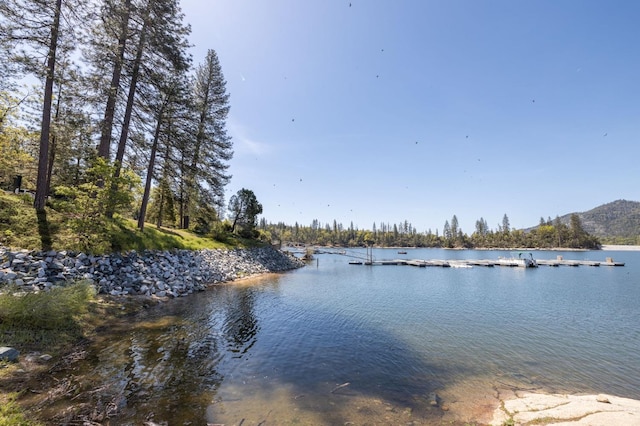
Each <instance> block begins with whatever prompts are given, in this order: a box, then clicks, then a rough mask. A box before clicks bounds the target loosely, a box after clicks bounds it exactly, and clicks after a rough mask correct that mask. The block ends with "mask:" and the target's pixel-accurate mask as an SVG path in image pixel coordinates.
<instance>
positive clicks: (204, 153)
mask: <svg viewBox="0 0 640 426" xmlns="http://www.w3.org/2000/svg"><path fill="white" fill-rule="evenodd" d="M193 99H194V108H195V113H196V117H197V118H196V123H195V126H194V128H195V135H194V144H193V145H192V146H191V147H190V152H188V153H186V152H185V153H183V155H184V156H185V157H187V158H189V160H190V161H189V163H188V164H185V169H186V172H187V174H186V176H185V177H186V182H185V187H186V189H185V193H184V195H185V198H184V199H183V200H182V202H183V203H184V205H183V207H182V208H181V214H189V212H190V211H192V210H193V208H194V203H195V202H196V201H198V202H199V203H204V204H207V205H209V206H212V207H215V208H218V209H219V208H220V206H222V205H223V203H224V188H225V186H226V185H227V183H228V182H229V180H230V179H231V176H230V175H229V174H227V169H228V168H229V165H228V163H227V162H228V161H229V160H231V157H232V156H233V151H232V143H231V137H230V136H228V135H227V130H226V119H227V115H228V113H229V94H228V93H227V90H226V81H225V79H224V76H223V74H222V68H221V67H220V62H219V61H218V55H217V54H216V52H215V51H214V50H209V51H208V52H207V57H206V59H205V62H204V63H203V64H201V65H200V66H199V67H197V69H196V76H195V81H194V88H193ZM181 222H182V220H181Z"/></svg>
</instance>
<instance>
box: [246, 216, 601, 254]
mask: <svg viewBox="0 0 640 426" xmlns="http://www.w3.org/2000/svg"><path fill="white" fill-rule="evenodd" d="M258 229H259V231H260V232H261V234H262V237H263V238H264V239H266V240H269V241H276V242H280V243H282V244H285V245H286V244H290V245H300V244H302V245H320V246H339V247H364V246H368V245H374V246H378V247H441V248H512V247H531V248H534V247H535V248H579V249H599V248H600V242H599V241H598V239H597V238H596V237H594V236H592V235H589V234H588V233H587V232H586V231H585V230H584V229H583V227H582V224H581V222H580V218H579V217H578V215H572V216H571V221H570V223H569V225H568V226H567V225H565V224H563V223H562V222H561V221H560V219H559V218H556V220H553V221H552V220H551V219H547V220H544V219H542V218H541V219H540V224H539V225H538V226H537V227H535V228H533V229H531V230H528V231H524V230H519V229H511V227H510V224H509V218H508V217H507V215H506V214H505V215H504V217H503V219H502V223H501V224H500V225H498V227H497V229H495V230H494V229H490V228H489V226H488V225H487V221H486V220H484V219H483V218H480V219H479V220H477V221H476V229H475V231H474V232H473V233H472V234H471V235H467V234H466V233H464V232H463V231H462V229H460V226H459V224H458V218H457V217H456V215H454V216H453V217H452V219H451V221H448V220H447V221H445V224H444V227H443V231H442V234H439V232H438V230H437V229H436V231H435V232H432V230H431V229H429V230H428V231H427V232H418V230H417V229H416V228H415V227H414V226H412V225H411V223H410V222H408V221H406V220H405V221H404V222H400V223H397V224H388V223H380V224H376V223H374V224H373V226H372V228H371V229H370V230H368V229H358V228H357V227H354V225H353V222H352V223H351V224H350V225H349V226H348V227H345V226H343V225H342V224H341V223H338V222H337V221H335V220H334V221H333V223H331V224H329V223H327V224H324V225H323V224H321V223H320V222H319V221H317V220H314V221H313V222H312V223H311V225H310V226H303V225H300V224H298V223H296V224H295V225H293V226H291V225H286V224H284V223H278V224H272V223H267V221H266V220H265V219H262V220H261V221H260V223H259V226H258Z"/></svg>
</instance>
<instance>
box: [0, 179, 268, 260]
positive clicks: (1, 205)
mask: <svg viewBox="0 0 640 426" xmlns="http://www.w3.org/2000/svg"><path fill="white" fill-rule="evenodd" d="M32 203H33V199H32V198H31V197H30V196H28V195H22V196H17V195H14V194H10V193H4V192H1V191H0V245H4V246H7V247H14V248H22V249H27V250H42V249H43V248H47V249H48V248H52V249H54V250H57V251H61V250H67V251H76V252H77V251H82V252H91V253H93V254H104V253H111V252H124V251H129V250H136V251H143V250H170V249H184V250H201V249H232V248H246V247H255V246H259V245H262V243H260V242H258V241H255V240H250V239H244V238H240V237H238V236H236V235H233V234H224V235H221V236H219V235H216V237H219V239H217V240H216V239H214V238H208V237H205V236H202V235H198V234H195V233H194V232H191V231H189V230H184V229H171V228H157V227H156V226H155V225H153V224H150V223H147V224H146V226H145V228H144V230H143V231H140V230H139V229H138V228H137V221H134V220H132V219H127V218H122V217H118V216H116V217H114V218H113V219H104V226H100V227H98V228H96V229H95V230H94V231H93V232H90V233H87V232H89V231H87V232H84V233H82V235H80V234H81V233H79V232H76V231H74V230H73V218H72V217H73V215H70V214H68V213H61V212H59V211H56V210H54V209H52V208H50V207H47V208H46V209H45V212H44V213H41V215H40V216H41V217H40V218H39V217H38V216H37V215H36V211H35V210H34V208H33V205H32ZM101 220H102V219H101ZM44 222H46V223H44ZM44 225H46V226H44ZM45 246H46V247H45ZM87 246H89V247H87Z"/></svg>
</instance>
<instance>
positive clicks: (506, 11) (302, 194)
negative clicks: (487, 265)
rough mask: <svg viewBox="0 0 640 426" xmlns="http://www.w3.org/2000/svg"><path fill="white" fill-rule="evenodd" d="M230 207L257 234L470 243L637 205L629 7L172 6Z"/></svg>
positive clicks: (253, 0)
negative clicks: (186, 28)
mask: <svg viewBox="0 0 640 426" xmlns="http://www.w3.org/2000/svg"><path fill="white" fill-rule="evenodd" d="M181 4H182V9H183V12H184V13H185V21H186V22H187V23H189V24H190V25H191V27H192V35H191V37H190V40H191V42H192V44H194V47H193V49H192V54H193V56H194V62H195V63H200V62H202V61H203V59H204V57H205V54H206V51H207V49H214V50H215V51H216V52H217V54H218V56H219V59H220V62H221V65H222V69H223V72H224V75H225V78H226V80H227V90H228V92H229V93H230V95H231V101H230V102H231V112H230V115H229V118H228V122H227V128H228V130H229V133H230V134H231V136H232V137H233V141H234V150H235V155H234V158H233V160H232V161H231V167H230V172H231V174H232V175H233V178H232V181H231V183H230V184H229V186H228V188H227V189H228V193H229V195H231V194H234V193H235V192H237V191H238V190H239V189H241V188H247V189H251V190H252V191H253V192H254V193H255V194H256V197H257V198H258V201H260V202H261V203H262V205H263V208H264V212H263V217H265V218H266V219H267V220H268V221H270V222H278V221H284V222H285V223H288V224H294V223H295V222H298V223H299V224H302V225H309V224H310V223H311V221H312V220H313V219H318V220H319V221H320V222H321V223H322V224H325V223H330V224H332V223H333V221H334V219H335V220H337V221H338V222H339V223H342V224H343V225H345V226H349V224H350V223H351V222H353V224H354V225H355V226H357V227H359V228H361V229H362V228H367V229H371V227H372V225H373V223H374V222H376V223H377V224H380V223H382V222H387V223H399V222H401V221H404V220H408V221H409V222H411V223H412V224H413V225H414V227H416V228H417V229H418V231H420V232H425V231H427V230H428V229H431V230H432V231H433V232H435V231H436V229H438V230H439V232H442V227H443V225H444V222H445V221H446V220H449V221H451V218H452V216H453V215H454V214H455V215H456V216H457V218H458V221H459V224H460V226H461V227H462V230H463V231H464V232H466V233H468V234H471V233H472V232H473V231H474V229H475V222H476V220H478V219H479V218H480V217H482V218H484V219H485V220H486V221H487V222H488V224H489V226H490V227H491V228H494V229H495V228H496V227H497V225H498V224H499V223H501V222H502V217H503V215H504V214H505V213H506V214H507V215H508V217H509V220H510V222H511V226H512V227H516V228H523V227H529V226H533V225H536V224H537V223H538V221H539V219H540V217H544V218H547V217H548V216H550V217H552V218H554V217H555V216H556V215H563V214H566V213H570V212H575V211H586V210H589V209H591V208H593V207H596V206H598V205H601V204H604V203H607V202H610V201H614V200H617V199H627V200H634V201H638V200H640V185H639V183H640V179H639V174H640V170H639V168H638V159H639V157H640V148H639V146H640V144H639V143H638V142H639V141H640V26H638V22H640V2H637V1H588V0H580V1H577V0H575V1H568V0H553V1H518V0H504V1H475V0H473V1H472V0H447V1H445V0H441V1H428V0H393V1H392V0H351V1H349V0H268V1H267V0H216V1H211V0H182V1H181Z"/></svg>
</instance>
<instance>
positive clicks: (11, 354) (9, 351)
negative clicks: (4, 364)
mask: <svg viewBox="0 0 640 426" xmlns="http://www.w3.org/2000/svg"><path fill="white" fill-rule="evenodd" d="M19 355H20V351H18V350H17V349H14V348H10V347H8V346H0V361H9V362H16V361H18V356H19Z"/></svg>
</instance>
